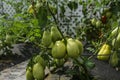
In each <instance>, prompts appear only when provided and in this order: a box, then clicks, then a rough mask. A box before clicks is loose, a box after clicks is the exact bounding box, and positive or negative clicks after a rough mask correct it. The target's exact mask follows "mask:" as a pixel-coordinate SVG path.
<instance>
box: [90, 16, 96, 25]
mask: <svg viewBox="0 0 120 80" xmlns="http://www.w3.org/2000/svg"><path fill="white" fill-rule="evenodd" d="M96 21H97V20H96V19H95V18H93V19H92V20H91V24H92V25H93V26H95V25H96Z"/></svg>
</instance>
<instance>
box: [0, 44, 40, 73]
mask: <svg viewBox="0 0 120 80" xmlns="http://www.w3.org/2000/svg"><path fill="white" fill-rule="evenodd" d="M11 50H12V52H13V55H1V56H0V71H2V70H4V69H6V68H9V67H12V66H14V65H16V64H19V63H21V62H23V61H25V60H28V59H30V58H31V57H32V55H36V54H38V53H39V51H40V50H39V49H38V47H36V46H34V45H33V44H30V43H29V44H28V43H27V44H25V43H20V44H14V45H13V48H12V49H11Z"/></svg>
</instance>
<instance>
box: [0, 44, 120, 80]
mask: <svg viewBox="0 0 120 80" xmlns="http://www.w3.org/2000/svg"><path fill="white" fill-rule="evenodd" d="M13 46H14V48H13V49H12V51H13V52H14V53H15V54H14V55H12V56H9V57H8V56H1V57H0V71H2V70H4V69H6V68H8V67H11V66H14V65H16V64H18V63H20V62H23V61H25V60H27V59H30V58H31V57H32V55H35V54H37V53H39V51H40V50H39V48H37V47H36V46H33V44H24V43H22V44H15V45H13ZM87 54H89V55H90V53H87ZM92 60H93V61H94V62H95V68H94V69H92V70H91V73H92V75H94V76H95V77H96V78H97V79H98V80H120V71H116V69H115V68H113V67H111V65H109V64H108V62H104V61H99V60H97V59H96V58H95V57H94V58H93V59H92Z"/></svg>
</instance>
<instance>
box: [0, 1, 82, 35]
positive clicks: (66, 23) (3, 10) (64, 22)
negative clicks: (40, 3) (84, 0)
mask: <svg viewBox="0 0 120 80" xmlns="http://www.w3.org/2000/svg"><path fill="white" fill-rule="evenodd" d="M20 1H23V0H15V1H11V3H13V4H18V3H19V2H20ZM57 1H58V4H56V5H57V7H58V14H57V17H58V21H59V26H60V29H61V31H62V32H63V33H64V35H69V36H71V37H75V35H76V32H75V27H76V23H80V20H81V18H82V17H83V14H82V6H81V5H79V3H78V8H77V9H76V10H70V8H69V7H68V6H67V5H63V7H64V8H65V13H64V14H63V15H64V18H61V17H60V6H61V4H60V3H61V2H62V1H63V0H57ZM7 2H9V1H8V0H0V15H1V16H2V15H6V14H7V18H13V17H14V15H15V14H17V11H16V9H15V6H14V5H12V4H11V3H7ZM21 6H24V7H23V8H24V10H25V9H27V8H28V6H27V5H26V1H25V0H24V2H23V5H21ZM21 11H22V10H21ZM21 13H22V12H21Z"/></svg>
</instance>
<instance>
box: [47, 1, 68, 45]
mask: <svg viewBox="0 0 120 80" xmlns="http://www.w3.org/2000/svg"><path fill="white" fill-rule="evenodd" d="M47 7H48V10H49V12H50V14H51V15H52V17H53V19H54V21H55V23H56V24H58V20H57V19H56V17H55V14H54V13H53V12H52V11H51V9H50V7H49V4H48V2H47ZM57 29H58V30H59V32H60V34H61V35H62V37H63V39H64V41H65V44H66V43H67V40H66V38H65V37H64V35H63V33H62V31H61V30H60V28H59V27H58V25H57Z"/></svg>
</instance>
